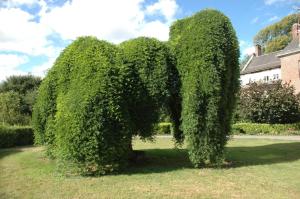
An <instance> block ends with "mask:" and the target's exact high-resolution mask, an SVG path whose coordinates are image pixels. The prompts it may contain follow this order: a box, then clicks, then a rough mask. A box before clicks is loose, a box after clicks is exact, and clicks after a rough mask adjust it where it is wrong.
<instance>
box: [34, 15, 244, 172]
mask: <svg viewBox="0 0 300 199" xmlns="http://www.w3.org/2000/svg"><path fill="white" fill-rule="evenodd" d="M169 45H170V46H172V47H171V48H170V46H169ZM238 56H239V51H238V43H237V39H236V36H235V33H234V31H233V28H232V26H231V24H230V21H229V20H228V19H227V18H226V17H225V16H224V15H222V14H221V13H219V12H217V11H213V10H206V11H203V12H200V13H198V14H196V15H194V16H193V17H190V18H187V19H184V20H181V21H178V22H176V23H175V24H174V25H173V26H172V30H171V40H170V42H169V43H163V42H160V41H158V40H156V39H152V38H145V37H140V38H137V39H133V40H129V41H126V42H124V43H122V44H120V45H118V46H116V45H113V44H110V43H108V42H105V41H99V40H97V39H96V38H93V37H81V38H79V39H77V40H75V41H74V42H73V43H72V44H71V45H69V46H68V47H67V48H66V49H65V50H64V51H63V52H62V53H61V55H60V56H59V57H58V59H57V60H56V62H55V64H54V66H53V67H52V69H51V70H50V71H49V73H48V74H47V76H46V78H45V79H44V80H43V82H42V85H41V87H40V89H39V93H38V99H37V102H36V104H35V107H34V112H33V126H34V130H35V142H36V143H37V144H44V145H46V146H47V152H48V155H50V156H52V157H54V158H57V159H58V160H60V161H61V162H62V163H63V164H64V165H65V164H68V165H75V167H76V168H79V169H80V170H79V171H80V172H81V173H82V174H104V173H107V172H112V171H116V170H121V169H123V168H125V167H126V166H127V165H128V161H129V159H132V157H134V153H132V145H131V141H132V136H136V135H139V136H140V137H141V138H143V139H145V138H150V137H152V136H153V135H154V133H155V132H154V131H153V127H154V125H155V123H156V122H157V119H158V116H159V110H162V109H164V110H168V112H169V114H170V118H171V120H172V122H173V125H172V126H173V129H172V130H173V135H174V137H175V139H176V141H177V143H179V144H181V143H182V142H183V139H184V137H185V136H186V137H187V139H188V146H189V154H190V159H191V161H192V162H193V163H194V165H195V166H200V165H201V164H203V163H207V162H211V163H215V162H217V161H218V160H220V159H221V158H222V157H223V150H224V145H225V144H226V140H227V135H228V133H229V131H230V121H231V116H232V110H233V107H234V104H235V93H236V92H237V90H238V74H239V67H238ZM181 120H182V121H183V124H182V127H180V126H181ZM181 129H183V131H184V134H183V132H182V130H181Z"/></svg>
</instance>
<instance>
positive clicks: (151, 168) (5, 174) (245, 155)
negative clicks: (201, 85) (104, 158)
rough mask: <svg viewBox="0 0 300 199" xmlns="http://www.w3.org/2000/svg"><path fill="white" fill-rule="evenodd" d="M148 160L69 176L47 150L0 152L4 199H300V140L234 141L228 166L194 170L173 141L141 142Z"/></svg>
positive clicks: (138, 145)
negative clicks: (122, 169)
mask: <svg viewBox="0 0 300 199" xmlns="http://www.w3.org/2000/svg"><path fill="white" fill-rule="evenodd" d="M134 148H135V149H139V150H145V151H146V156H147V162H145V163H144V164H142V165H139V166H136V167H135V168H131V169H130V170H129V171H127V172H126V173H123V174H119V175H110V176H102V177H64V176H62V175H60V174H59V173H58V172H57V165H56V164H55V162H54V161H50V160H48V159H47V158H45V155H44V153H43V148H41V147H23V148H14V149H2V150H0V198H1V199H2V198H3V199H10V198H22V199H26V198H30V199H31V198H38V199H43V198H47V199H48V198H55V199H57V198H251V199H252V198H300V142H288V141H271V140H233V141H230V142H229V144H228V150H227V159H228V160H230V161H232V164H231V165H229V166H227V167H224V168H204V169H194V168H192V166H191V164H190V163H189V160H188V157H187V152H186V150H185V149H174V147H173V143H172V141H171V139H169V138H157V140H156V142H155V143H151V142H149V143H148V142H147V143H144V142H141V141H139V140H137V141H135V143H134Z"/></svg>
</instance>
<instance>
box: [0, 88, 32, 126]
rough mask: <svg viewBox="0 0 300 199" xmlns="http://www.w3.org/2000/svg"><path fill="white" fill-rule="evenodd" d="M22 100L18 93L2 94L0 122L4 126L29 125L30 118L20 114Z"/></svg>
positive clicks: (0, 99)
mask: <svg viewBox="0 0 300 199" xmlns="http://www.w3.org/2000/svg"><path fill="white" fill-rule="evenodd" d="M20 106H21V98H20V95H19V94H18V93H16V92H12V91H10V92H3V93H0V121H1V123H2V125H16V124H17V125H24V124H28V123H29V120H30V118H29V117H26V116H24V115H22V113H21V112H20Z"/></svg>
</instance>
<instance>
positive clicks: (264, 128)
mask: <svg viewBox="0 0 300 199" xmlns="http://www.w3.org/2000/svg"><path fill="white" fill-rule="evenodd" d="M232 133H233V134H235V135H241V134H247V135H266V134H268V135H300V122H298V123H292V124H258V123H236V124H234V125H233V126H232Z"/></svg>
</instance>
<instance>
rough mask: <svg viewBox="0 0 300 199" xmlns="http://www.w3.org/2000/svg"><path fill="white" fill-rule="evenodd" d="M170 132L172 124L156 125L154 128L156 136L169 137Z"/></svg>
mask: <svg viewBox="0 0 300 199" xmlns="http://www.w3.org/2000/svg"><path fill="white" fill-rule="evenodd" d="M172 131H173V130H172V123H170V122H161V123H158V124H157V125H156V126H155V128H154V132H155V134H158V135H171V134H172Z"/></svg>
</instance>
